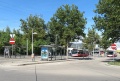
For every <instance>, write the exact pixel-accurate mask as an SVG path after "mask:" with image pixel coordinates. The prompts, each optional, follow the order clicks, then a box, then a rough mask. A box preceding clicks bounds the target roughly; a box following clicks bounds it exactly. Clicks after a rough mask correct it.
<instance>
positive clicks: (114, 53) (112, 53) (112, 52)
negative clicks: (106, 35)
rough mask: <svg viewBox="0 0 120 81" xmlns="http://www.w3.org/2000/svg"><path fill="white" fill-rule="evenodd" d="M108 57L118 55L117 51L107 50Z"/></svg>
mask: <svg viewBox="0 0 120 81" xmlns="http://www.w3.org/2000/svg"><path fill="white" fill-rule="evenodd" d="M107 57H117V53H116V52H115V51H107Z"/></svg>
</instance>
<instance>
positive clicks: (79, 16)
mask: <svg viewBox="0 0 120 81" xmlns="http://www.w3.org/2000/svg"><path fill="white" fill-rule="evenodd" d="M83 14H84V13H83V12H80V11H79V10H78V7H77V6H75V5H72V6H69V5H62V6H60V8H58V10H57V11H56V13H55V14H54V15H53V17H52V18H51V19H50V20H51V21H50V22H49V23H48V24H49V25H48V26H49V29H50V30H49V34H51V36H52V38H54V39H55V38H56V36H57V39H58V41H57V43H59V45H66V44H67V43H68V42H70V41H71V40H72V39H73V38H75V36H80V35H81V36H85V34H84V29H85V24H86V19H85V18H84V17H83ZM53 42H54V43H55V41H53Z"/></svg>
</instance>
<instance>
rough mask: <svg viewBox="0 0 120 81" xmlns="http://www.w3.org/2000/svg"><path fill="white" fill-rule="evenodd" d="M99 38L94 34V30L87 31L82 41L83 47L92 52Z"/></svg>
mask: <svg viewBox="0 0 120 81" xmlns="http://www.w3.org/2000/svg"><path fill="white" fill-rule="evenodd" d="M99 41H100V36H99V35H98V33H97V32H96V30H95V28H93V27H92V29H89V30H88V34H87V36H86V37H85V38H84V39H83V46H84V47H85V48H87V49H88V50H89V51H92V50H93V48H94V47H95V45H96V44H99Z"/></svg>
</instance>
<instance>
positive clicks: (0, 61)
mask: <svg viewBox="0 0 120 81" xmlns="http://www.w3.org/2000/svg"><path fill="white" fill-rule="evenodd" d="M72 60H75V59H69V60H66V59H62V60H61V59H60V60H58V59H57V60H55V59H53V60H48V61H47V60H41V58H40V56H36V57H35V61H32V58H31V57H30V56H25V57H21V58H18V57H17V58H15V57H13V58H4V57H0V65H3V66H24V65H32V64H44V63H55V62H66V61H72Z"/></svg>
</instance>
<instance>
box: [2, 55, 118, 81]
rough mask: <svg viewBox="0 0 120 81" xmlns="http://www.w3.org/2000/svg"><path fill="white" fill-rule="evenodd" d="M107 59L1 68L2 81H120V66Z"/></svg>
mask: <svg viewBox="0 0 120 81" xmlns="http://www.w3.org/2000/svg"><path fill="white" fill-rule="evenodd" d="M106 59H108V58H106V57H99V58H97V57H96V58H95V59H93V60H74V61H66V62H56V63H48V64H36V65H27V66H9V67H7V66H0V81H120V66H113V65H108V64H107V63H106V61H105V60H106ZM35 67H36V74H37V80H36V76H35Z"/></svg>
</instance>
